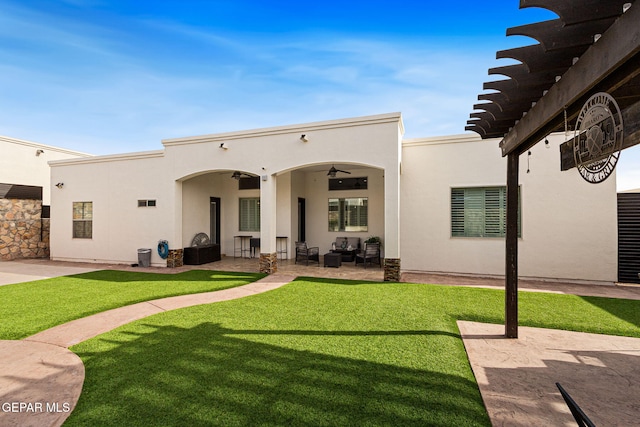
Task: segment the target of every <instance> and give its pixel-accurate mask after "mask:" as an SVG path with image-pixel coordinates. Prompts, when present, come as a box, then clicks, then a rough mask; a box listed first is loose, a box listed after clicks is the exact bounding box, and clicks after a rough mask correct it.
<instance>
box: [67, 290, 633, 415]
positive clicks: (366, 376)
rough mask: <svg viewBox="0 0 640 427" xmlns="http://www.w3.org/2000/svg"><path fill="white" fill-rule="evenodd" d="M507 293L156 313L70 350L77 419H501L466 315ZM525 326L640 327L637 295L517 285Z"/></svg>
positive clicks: (238, 303)
mask: <svg viewBox="0 0 640 427" xmlns="http://www.w3.org/2000/svg"><path fill="white" fill-rule="evenodd" d="M503 310H504V293H503V292H502V291H499V290H490V289H479V288H463V287H446V286H434V285H417V284H388V283H385V284H381V283H363V282H346V281H335V280H322V279H309V278H307V279H299V280H297V281H295V282H294V283H292V284H289V285H286V286H284V287H282V288H279V289H277V290H274V291H271V292H267V293H264V294H259V295H255V296H251V297H247V298H242V299H238V300H233V301H227V302H221V303H216V304H210V305H203V306H197V307H190V308H185V309H181V310H175V311H171V312H166V313H162V314H158V315H155V316H152V317H149V318H146V319H143V320H140V321H137V322H134V323H131V324H129V325H126V326H123V327H121V328H118V329H116V330H114V331H112V332H109V333H107V334H104V335H101V336H99V337H96V338H94V339H91V340H89V341H86V342H84V343H81V344H78V345H76V346H74V347H73V348H72V350H73V351H74V352H76V353H77V354H78V355H79V356H80V357H81V358H82V359H83V361H84V363H85V367H86V379H85V383H84V388H83V392H82V395H81V397H80V401H79V403H78V405H77V407H76V409H75V410H74V411H73V413H72V415H71V417H70V418H69V419H68V420H67V424H66V425H71V426H74V425H83V426H84V425H92V426H96V425H97V426H100V425H127V426H132V425H134V426H135V425H139V426H151V425H159V426H160V425H161V426H174V425H175V426H185V425H188V426H198V425H203V426H205V425H220V426H233V425H246V426H254V425H262V426H275V425H294V426H295V425H312V426H333V425H368V426H369V425H371V426H374V425H393V426H398V425H420V426H425V425H429V426H488V425H490V423H489V419H488V417H487V414H486V411H485V409H484V406H483V404H482V399H481V397H480V393H479V391H478V387H477V384H476V382H475V379H474V377H473V374H472V372H471V369H470V367H469V363H468V360H467V357H466V353H465V351H464V346H463V343H462V341H461V339H460V336H459V331H458V329H457V326H456V323H455V322H456V320H458V319H463V320H474V321H484V322H495V323H502V322H503ZM520 324H521V325H527V326H537V327H547V328H561V329H570V330H577V331H588V332H600V333H607V334H618V335H628V336H634V337H640V301H628V300H613V299H606V298H585V297H577V296H573V295H558V294H543V293H528V292H521V293H520Z"/></svg>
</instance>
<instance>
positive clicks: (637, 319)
mask: <svg viewBox="0 0 640 427" xmlns="http://www.w3.org/2000/svg"><path fill="white" fill-rule="evenodd" d="M580 298H582V299H583V300H584V301H586V302H588V303H589V304H592V305H594V306H596V307H598V308H600V309H602V310H605V311H606V312H608V313H610V314H611V315H613V316H616V317H617V318H619V319H621V320H624V321H626V322H629V323H631V324H632V325H635V326H638V327H640V300H620V299H615V298H602V297H585V296H583V297H580Z"/></svg>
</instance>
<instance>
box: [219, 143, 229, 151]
mask: <svg viewBox="0 0 640 427" xmlns="http://www.w3.org/2000/svg"><path fill="white" fill-rule="evenodd" d="M220 148H222V149H223V150H228V149H229V147H227V146H226V145H224V142H223V143H222V144H220Z"/></svg>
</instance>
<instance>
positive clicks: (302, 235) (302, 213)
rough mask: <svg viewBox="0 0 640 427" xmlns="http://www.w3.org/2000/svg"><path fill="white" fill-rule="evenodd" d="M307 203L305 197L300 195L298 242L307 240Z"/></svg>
mask: <svg viewBox="0 0 640 427" xmlns="http://www.w3.org/2000/svg"><path fill="white" fill-rule="evenodd" d="M305 205H306V201H305V199H303V198H302V197H298V242H306V241H307V236H306V234H307V224H306V223H307V220H306V218H307V214H306V206H305Z"/></svg>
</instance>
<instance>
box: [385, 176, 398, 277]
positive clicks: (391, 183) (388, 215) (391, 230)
mask: <svg viewBox="0 0 640 427" xmlns="http://www.w3.org/2000/svg"><path fill="white" fill-rule="evenodd" d="M384 280H385V282H399V281H400V165H399V164H398V165H397V167H394V168H389V169H385V172H384Z"/></svg>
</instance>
